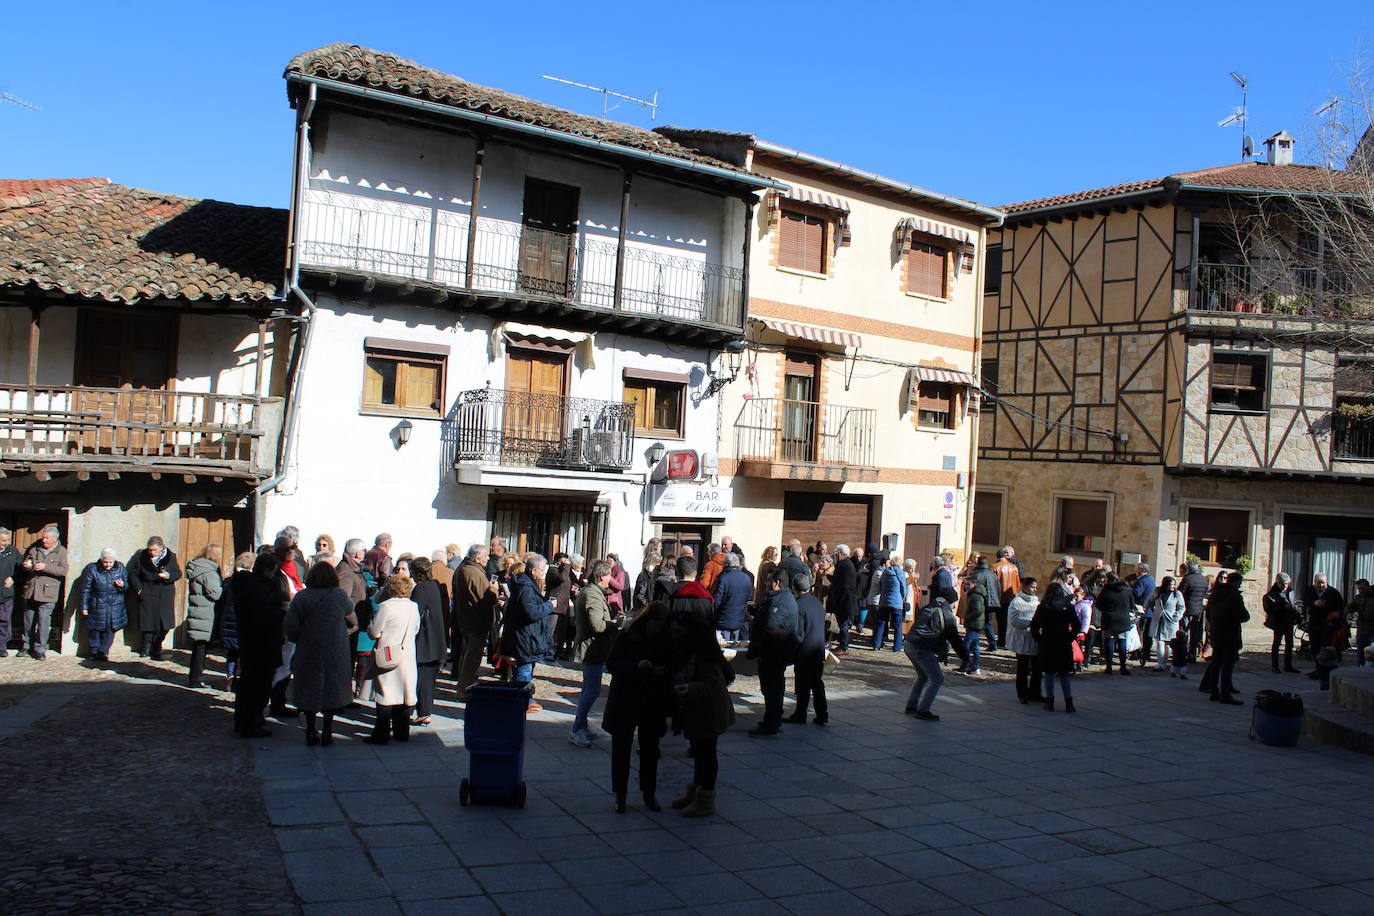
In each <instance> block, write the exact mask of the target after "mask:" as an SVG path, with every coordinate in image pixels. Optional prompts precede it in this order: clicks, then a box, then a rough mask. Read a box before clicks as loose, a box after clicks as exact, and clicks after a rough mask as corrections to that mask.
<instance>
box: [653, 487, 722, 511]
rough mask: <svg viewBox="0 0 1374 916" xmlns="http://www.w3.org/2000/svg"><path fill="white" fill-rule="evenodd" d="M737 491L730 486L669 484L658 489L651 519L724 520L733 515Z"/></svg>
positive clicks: (655, 491) (654, 497)
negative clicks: (731, 507) (731, 511)
mask: <svg viewBox="0 0 1374 916" xmlns="http://www.w3.org/2000/svg"><path fill="white" fill-rule="evenodd" d="M733 497H734V491H732V490H731V489H730V488H729V487H709V486H699V487H698V486H693V485H691V484H668V485H666V486H659V487H655V488H654V494H653V503H652V504H651V505H650V506H649V516H650V517H651V518H703V519H720V520H724V519H725V517H726V516H727V515H729V514H730V506H731V501H732V499H733Z"/></svg>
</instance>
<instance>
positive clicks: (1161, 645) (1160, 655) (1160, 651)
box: [1155, 636, 1170, 668]
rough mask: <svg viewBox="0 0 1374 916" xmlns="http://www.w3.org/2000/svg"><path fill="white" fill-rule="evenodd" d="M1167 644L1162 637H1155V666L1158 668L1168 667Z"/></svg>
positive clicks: (1167, 641)
mask: <svg viewBox="0 0 1374 916" xmlns="http://www.w3.org/2000/svg"><path fill="white" fill-rule="evenodd" d="M1169 642H1170V640H1167V639H1165V638H1164V637H1163V636H1156V637H1155V665H1156V666H1157V667H1160V668H1167V667H1169Z"/></svg>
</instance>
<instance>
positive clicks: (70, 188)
mask: <svg viewBox="0 0 1374 916" xmlns="http://www.w3.org/2000/svg"><path fill="white" fill-rule="evenodd" d="M285 246H286V211H284V210H277V209H273V208H269V207H244V206H239V205H237V204H226V203H221V202H219V201H215V200H197V199H195V198H190V197H177V196H174V195H169V194H157V193H155V192H152V191H143V190H139V189H137V188H129V187H125V186H124V185H119V184H112V183H110V181H109V179H106V178H91V179H45V180H38V181H27V180H26V181H16V180H3V179H0V287H3V288H6V289H8V290H10V291H17V290H21V289H24V288H37V289H42V290H58V291H60V292H63V293H67V294H68V295H73V296H83V297H85V298H88V299H98V300H103V301H106V302H118V303H132V302H137V301H140V300H145V299H154V298H167V299H182V300H188V301H199V300H211V301H230V302H262V301H264V300H267V299H270V298H272V297H273V296H275V295H276V292H277V282H278V280H279V279H280V276H281V265H282V259H283V252H284V251H285Z"/></svg>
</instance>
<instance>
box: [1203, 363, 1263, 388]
mask: <svg viewBox="0 0 1374 916" xmlns="http://www.w3.org/2000/svg"><path fill="white" fill-rule="evenodd" d="M1212 384H1213V385H1218V386H1220V387H1223V388H1244V389H1247V390H1254V387H1255V365H1254V363H1251V362H1249V361H1245V360H1229V359H1221V358H1218V359H1217V360H1216V361H1215V362H1213V363H1212Z"/></svg>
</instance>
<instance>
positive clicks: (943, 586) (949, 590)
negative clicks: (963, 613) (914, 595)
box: [930, 554, 959, 608]
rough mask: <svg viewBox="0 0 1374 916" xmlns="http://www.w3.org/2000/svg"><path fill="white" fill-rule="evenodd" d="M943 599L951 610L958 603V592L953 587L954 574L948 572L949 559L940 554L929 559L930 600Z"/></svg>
mask: <svg viewBox="0 0 1374 916" xmlns="http://www.w3.org/2000/svg"><path fill="white" fill-rule="evenodd" d="M936 598H943V599H945V604H947V605H949V606H950V607H951V608H952V607H954V605H956V604H957V603H958V602H959V590H958V589H957V588H955V587H954V574H953V573H951V572H950V571H949V557H947V556H945V555H944V554H940V555H939V556H936V557H931V558H930V600H931V601H934V600H935V599H936Z"/></svg>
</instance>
